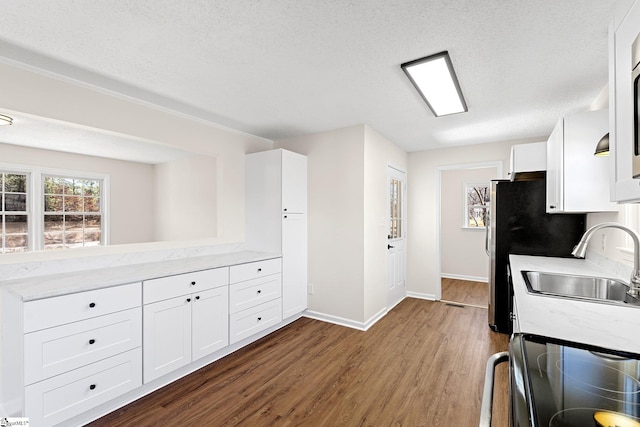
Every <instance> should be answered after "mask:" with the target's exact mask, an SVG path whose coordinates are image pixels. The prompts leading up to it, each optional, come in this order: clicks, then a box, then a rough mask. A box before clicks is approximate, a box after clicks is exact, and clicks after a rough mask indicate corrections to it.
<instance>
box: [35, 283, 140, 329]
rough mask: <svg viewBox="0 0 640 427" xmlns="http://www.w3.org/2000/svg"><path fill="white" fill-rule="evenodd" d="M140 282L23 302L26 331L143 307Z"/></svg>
mask: <svg viewBox="0 0 640 427" xmlns="http://www.w3.org/2000/svg"><path fill="white" fill-rule="evenodd" d="M140 300H141V284H140V283H132V284H130V285H123V286H114V287H111V288H103V289H96V290H95V291H86V292H78V293H75V294H69V295H63V296H59V297H52V298H44V299H40V300H35V301H28V302H26V303H25V304H24V331H25V333H26V332H33V331H38V330H40V329H45V328H51V327H53V326H58V325H63V324H65V323H71V322H77V321H79V320H84V319H90V318H92V317H98V316H103V315H105V314H110V313H114V312H117V311H122V310H127V309H130V308H135V307H140V305H141V304H140V302H141V301H140Z"/></svg>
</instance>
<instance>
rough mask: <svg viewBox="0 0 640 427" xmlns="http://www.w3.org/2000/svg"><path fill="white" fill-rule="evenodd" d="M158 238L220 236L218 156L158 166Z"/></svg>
mask: <svg viewBox="0 0 640 427" xmlns="http://www.w3.org/2000/svg"><path fill="white" fill-rule="evenodd" d="M155 172H156V174H155V177H156V188H155V194H156V197H155V201H156V203H155V207H154V212H155V218H156V239H157V240H193V239H200V238H207V237H216V236H217V230H216V227H217V186H216V174H217V171H216V159H215V158H212V157H208V156H192V157H187V158H183V159H178V160H175V161H171V162H166V163H161V164H158V165H156V167H155Z"/></svg>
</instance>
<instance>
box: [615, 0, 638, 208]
mask: <svg viewBox="0 0 640 427" xmlns="http://www.w3.org/2000/svg"><path fill="white" fill-rule="evenodd" d="M618 3H620V4H623V3H622V2H618ZM624 12H626V10H625V11H624ZM621 15H623V16H624V19H623V20H622V21H621V22H620V24H619V26H618V27H617V28H615V27H614V28H612V29H610V34H609V50H610V59H609V88H610V91H609V97H610V100H609V103H610V105H613V106H614V111H613V114H612V115H611V117H610V122H611V123H612V126H611V128H610V129H609V140H610V149H611V160H612V161H613V165H614V166H615V167H614V168H613V169H614V170H613V172H612V174H611V179H612V181H613V185H612V190H613V191H614V198H613V199H614V200H616V201H619V202H631V201H638V200H640V180H638V179H634V178H633V168H632V158H633V154H634V147H633V145H634V135H633V130H634V111H633V110H634V109H633V102H634V90H633V82H632V80H631V69H632V62H633V61H632V57H631V46H632V44H633V41H634V40H635V38H636V37H637V36H638V31H639V29H640V2H638V1H635V2H634V3H633V5H632V6H631V8H630V9H629V10H628V13H621ZM614 30H615V33H614Z"/></svg>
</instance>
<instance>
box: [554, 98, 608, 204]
mask: <svg viewBox="0 0 640 427" xmlns="http://www.w3.org/2000/svg"><path fill="white" fill-rule="evenodd" d="M608 129H609V119H608V111H607V110H598V111H587V112H584V113H578V114H573V115H570V116H566V117H563V118H561V119H560V120H559V121H558V123H557V124H556V126H555V128H554V129H553V132H552V133H551V135H550V136H549V140H548V141H547V212H548V213H582V212H606V211H615V210H617V207H616V205H615V204H614V203H611V202H610V197H609V161H608V160H607V158H606V157H596V156H594V152H595V148H596V145H597V143H598V141H600V139H601V138H602V137H603V136H604V135H605V134H606V133H607V132H608Z"/></svg>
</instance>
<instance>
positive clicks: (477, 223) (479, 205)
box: [464, 182, 490, 228]
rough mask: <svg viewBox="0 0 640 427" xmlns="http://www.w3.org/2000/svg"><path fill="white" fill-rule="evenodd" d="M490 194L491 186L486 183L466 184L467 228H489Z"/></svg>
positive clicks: (465, 224)
mask: <svg viewBox="0 0 640 427" xmlns="http://www.w3.org/2000/svg"><path fill="white" fill-rule="evenodd" d="M489 194H490V185H489V184H488V183H486V182H485V183H467V184H465V223H464V226H465V227H470V228H484V227H486V226H487V218H488V214H489Z"/></svg>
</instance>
